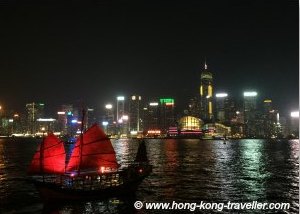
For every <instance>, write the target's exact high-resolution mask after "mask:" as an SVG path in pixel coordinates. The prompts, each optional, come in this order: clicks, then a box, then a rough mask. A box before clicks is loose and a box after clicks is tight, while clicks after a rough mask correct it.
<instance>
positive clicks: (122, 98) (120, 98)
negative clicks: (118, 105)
mask: <svg viewBox="0 0 300 214" xmlns="http://www.w3.org/2000/svg"><path fill="white" fill-rule="evenodd" d="M117 100H118V101H123V100H125V97H124V96H118V97H117Z"/></svg>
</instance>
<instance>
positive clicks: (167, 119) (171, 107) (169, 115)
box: [159, 98, 175, 134]
mask: <svg viewBox="0 0 300 214" xmlns="http://www.w3.org/2000/svg"><path fill="white" fill-rule="evenodd" d="M159 101H160V111H159V113H160V117H159V121H160V122H159V124H160V130H161V131H162V133H164V134H165V133H167V130H169V128H170V127H171V126H174V125H175V102H174V99H173V98H162V99H159Z"/></svg>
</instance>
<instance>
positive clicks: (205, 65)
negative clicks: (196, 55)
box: [204, 57, 207, 70]
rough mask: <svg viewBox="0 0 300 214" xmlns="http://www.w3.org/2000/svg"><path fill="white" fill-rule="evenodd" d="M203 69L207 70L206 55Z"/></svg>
mask: <svg viewBox="0 0 300 214" xmlns="http://www.w3.org/2000/svg"><path fill="white" fill-rule="evenodd" d="M204 69H205V70H207V64H206V57H205V58H204Z"/></svg>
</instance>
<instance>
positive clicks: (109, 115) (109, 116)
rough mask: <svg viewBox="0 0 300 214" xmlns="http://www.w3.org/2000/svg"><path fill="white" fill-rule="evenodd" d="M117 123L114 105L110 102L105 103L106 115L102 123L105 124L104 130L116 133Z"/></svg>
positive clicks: (107, 132) (109, 133) (112, 133)
mask: <svg viewBox="0 0 300 214" xmlns="http://www.w3.org/2000/svg"><path fill="white" fill-rule="evenodd" d="M116 124H117V122H116V121H115V116H114V106H113V105H112V104H110V103H108V104H106V105H105V115H104V118H103V121H102V125H103V126H104V130H105V132H106V134H108V135H115V134H116Z"/></svg>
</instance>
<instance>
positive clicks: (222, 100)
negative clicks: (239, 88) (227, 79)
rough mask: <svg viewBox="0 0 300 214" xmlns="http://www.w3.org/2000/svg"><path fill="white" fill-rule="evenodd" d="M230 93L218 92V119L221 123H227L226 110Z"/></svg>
mask: <svg viewBox="0 0 300 214" xmlns="http://www.w3.org/2000/svg"><path fill="white" fill-rule="evenodd" d="M227 97H228V94H227V93H217V94H216V119H217V121H218V122H219V123H222V124H224V123H225V110H226V107H227V106H226V105H225V104H226V101H227Z"/></svg>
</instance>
